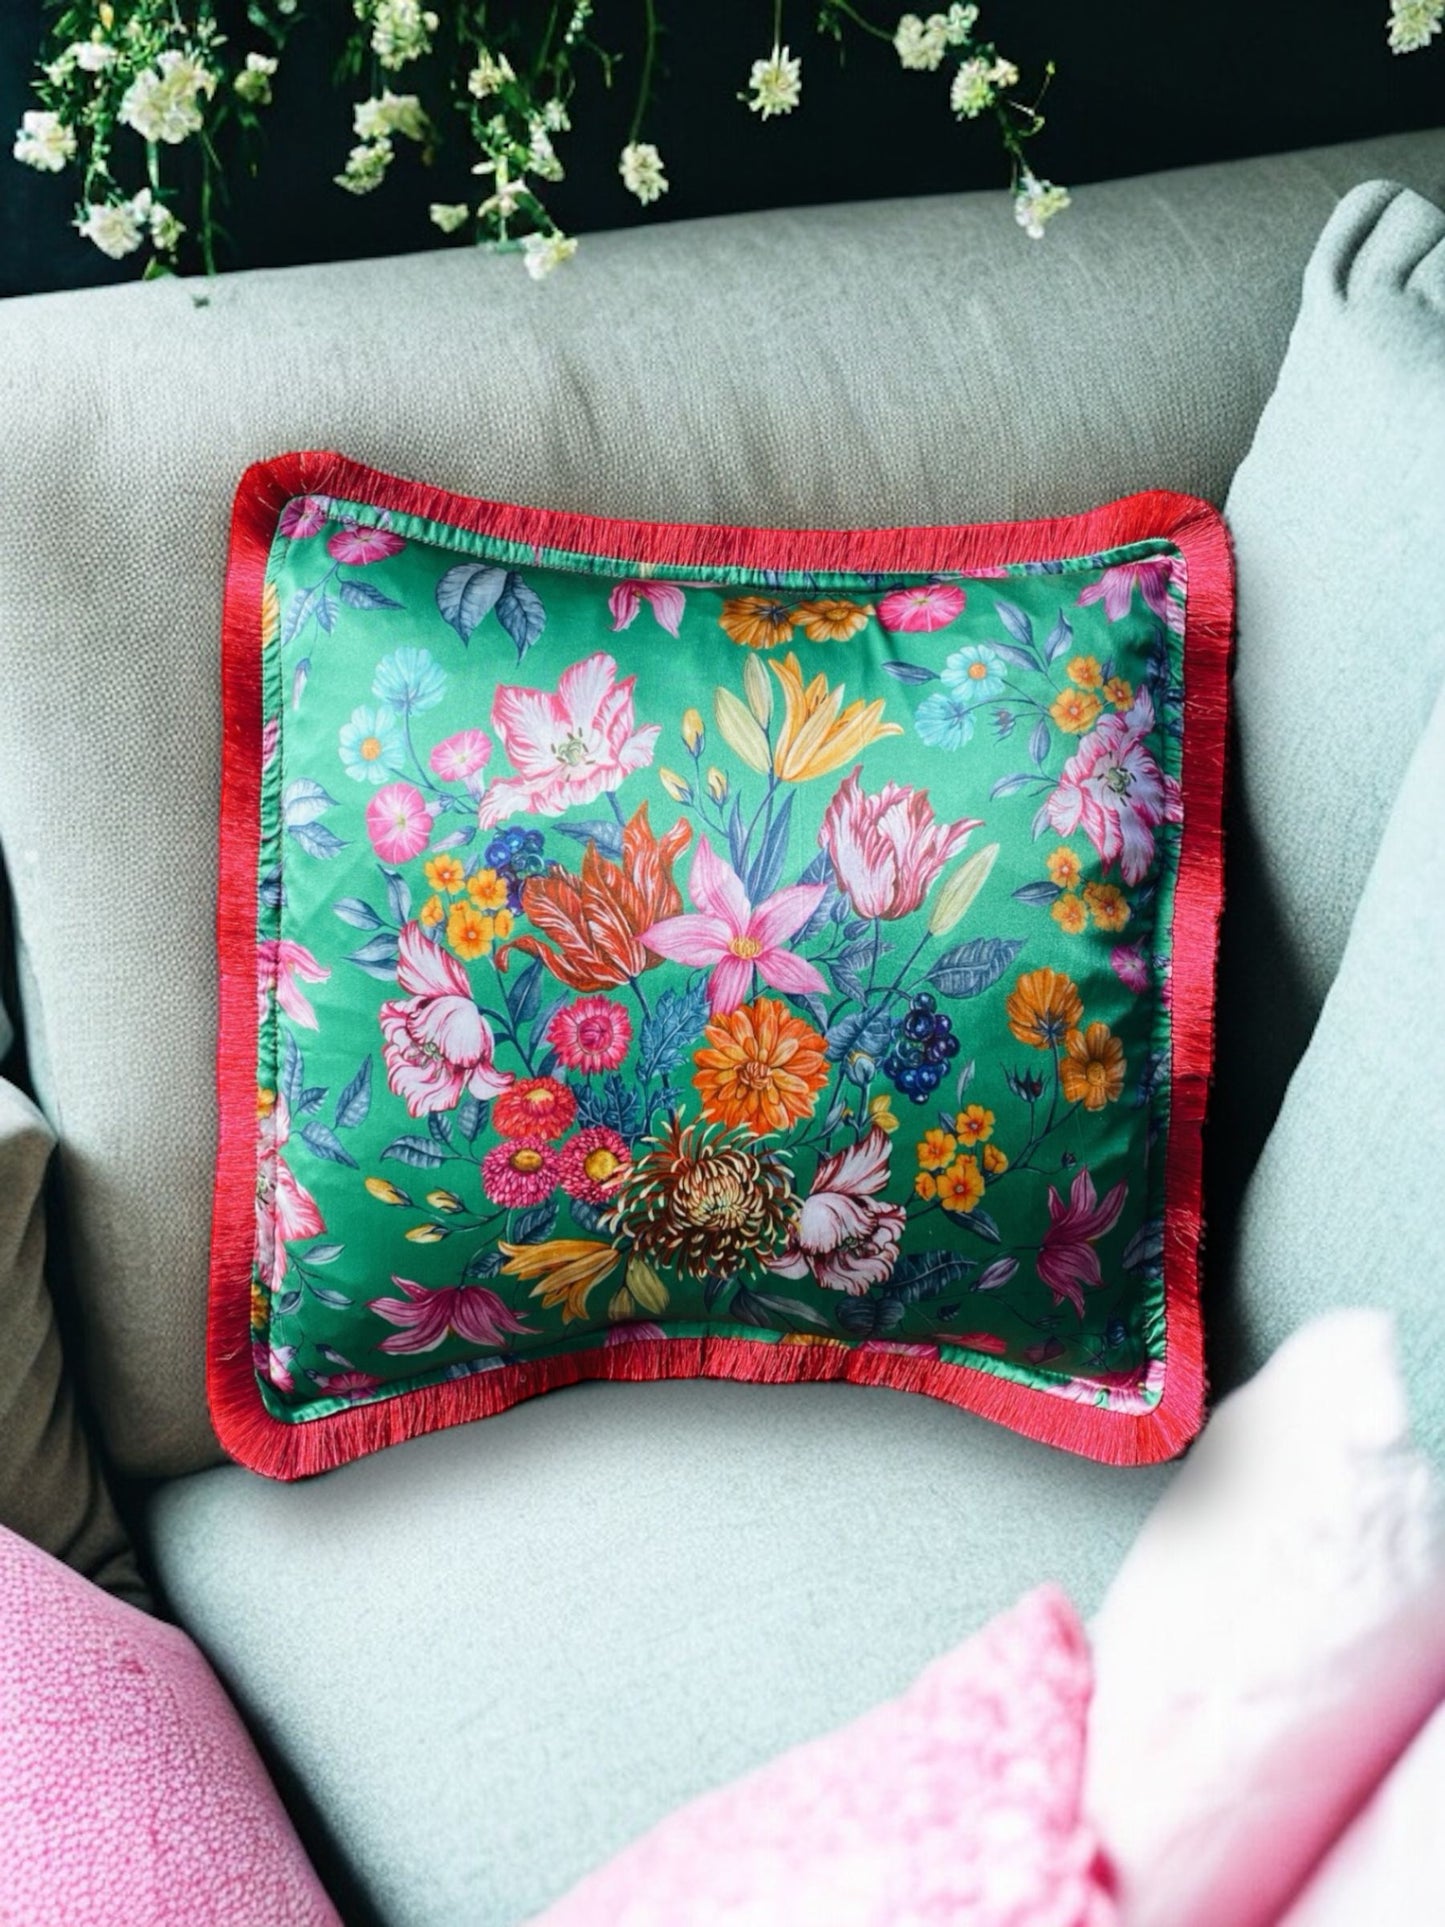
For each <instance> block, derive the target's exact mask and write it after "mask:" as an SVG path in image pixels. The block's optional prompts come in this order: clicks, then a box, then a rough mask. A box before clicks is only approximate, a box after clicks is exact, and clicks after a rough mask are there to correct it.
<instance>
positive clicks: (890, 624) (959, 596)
mask: <svg viewBox="0 0 1445 1927" xmlns="http://www.w3.org/2000/svg"><path fill="white" fill-rule="evenodd" d="M966 601H967V597H966V596H965V595H964V593H963V590H962V589H960V588H959V587H958V585H957V583H954V582H922V583H920V584H919V585H918V587H917V588H914V589H890V590H889V592H888V594H887V595H886V596H884V597H883V598H882V600H881V601H880V602H879V604H878V620H879V621H880V622H881V623H882V625H883V627H884V628H885V629H895V630H896V629H905V630H913V631H915V632H922V631H927V630H930V629H946V628H947V627H948V625H949V623H950V622H956V621H957V620H958V618H959V617H960V616H961V615H962V614H963V607H964V603H965V602H966Z"/></svg>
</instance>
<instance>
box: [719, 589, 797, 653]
mask: <svg viewBox="0 0 1445 1927" xmlns="http://www.w3.org/2000/svg"><path fill="white" fill-rule="evenodd" d="M718 621H719V622H720V623H721V624H722V626H723V628H724V629H726V630H727V632H728V634H729V635H730V636H731V637H732V639H733V641H734V642H740V643H742V645H743V647H744V648H745V649H776V648H777V646H778V644H779V643H780V642H787V641H788V639H789V638H790V637H791V635H792V633H793V612H792V610H791V609H790V608H789V607H788V605H787V603H786V602H779V600H778V598H777V597H776V596H769V595H735V596H729V597H728V599H727V601H726V602H725V603H724V604H723V606H722V614H721V615H720V616H719V617H718Z"/></svg>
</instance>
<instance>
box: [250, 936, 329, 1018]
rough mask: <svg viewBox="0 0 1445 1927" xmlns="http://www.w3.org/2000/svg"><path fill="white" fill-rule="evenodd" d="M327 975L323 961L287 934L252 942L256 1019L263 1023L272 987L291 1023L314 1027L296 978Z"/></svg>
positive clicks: (321, 979)
mask: <svg viewBox="0 0 1445 1927" xmlns="http://www.w3.org/2000/svg"><path fill="white" fill-rule="evenodd" d="M330 975H331V972H330V970H329V969H328V968H327V967H326V965H324V964H320V963H318V962H317V961H316V959H315V957H313V956H312V954H311V952H310V951H309V950H308V949H307V948H306V946H305V944H302V943H294V942H293V941H292V940H291V938H290V937H263V938H262V939H261V941H260V943H258V944H257V946H256V1016H257V1019H258V1021H259V1022H260V1023H263V1024H264V1023H265V1021H266V1012H267V1005H268V1001H269V998H270V994H271V992H272V991H273V990H274V991H275V993H276V1002H277V1003H278V1004H279V1005H280V1006H281V1008H282V1010H284V1011H285V1013H286V1015H287V1016H288V1017H289V1018H290V1019H291V1020H292V1022H293V1023H297V1024H301V1025H303V1026H304V1027H305V1028H306V1029H307V1030H315V1029H316V1028H317V1023H316V1012H315V1011H314V1010H313V1009H312V1007H311V1001H310V999H309V998H308V997H307V995H306V993H305V991H303V990H301V989H299V988H298V986H297V982H296V979H297V978H298V977H301V978H304V979H305V981H306V982H307V983H308V984H324V983H325V982H326V979H327V978H328V977H329V976H330Z"/></svg>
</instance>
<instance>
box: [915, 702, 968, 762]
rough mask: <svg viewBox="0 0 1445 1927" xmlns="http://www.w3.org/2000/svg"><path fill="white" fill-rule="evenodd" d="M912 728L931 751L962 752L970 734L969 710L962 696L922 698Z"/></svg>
mask: <svg viewBox="0 0 1445 1927" xmlns="http://www.w3.org/2000/svg"><path fill="white" fill-rule="evenodd" d="M913 727H914V728H915V729H916V730H917V731H918V733H919V735H920V736H921V737H922V738H923V740H924V742H925V743H932V745H933V747H934V748H935V749H962V748H963V746H964V744H965V743H966V742H967V741H968V739H969V737H970V736H972V734H973V710H972V709H971V707H970V706H969V704H968V703H967V702H966V701H965V700H964V698H963V697H962V696H925V697H924V699H923V701H922V702H921V703H920V704H919V705H918V710H917V713H916V714H915V715H914V718H913Z"/></svg>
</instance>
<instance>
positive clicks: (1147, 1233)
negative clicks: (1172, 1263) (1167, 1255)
mask: <svg viewBox="0 0 1445 1927" xmlns="http://www.w3.org/2000/svg"><path fill="white" fill-rule="evenodd" d="M1163 1263H1164V1220H1163V1219H1162V1218H1150V1219H1149V1220H1148V1222H1147V1223H1146V1224H1141V1225H1140V1227H1139V1229H1138V1230H1137V1231H1136V1232H1135V1233H1134V1235H1133V1237H1132V1238H1131V1239H1130V1240H1129V1242H1128V1244H1126V1245H1125V1247H1124V1269H1125V1271H1142V1272H1147V1273H1150V1274H1154V1273H1157V1272H1158V1270H1159V1269H1160V1267H1161V1266H1162V1265H1163Z"/></svg>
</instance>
